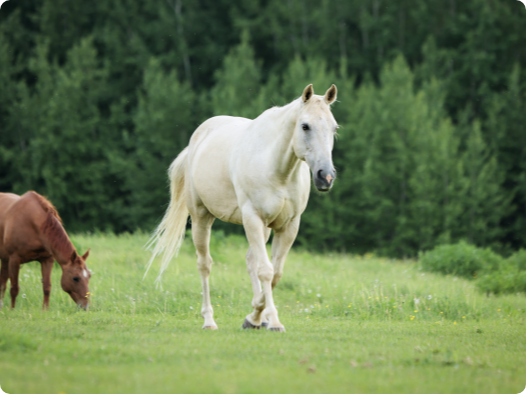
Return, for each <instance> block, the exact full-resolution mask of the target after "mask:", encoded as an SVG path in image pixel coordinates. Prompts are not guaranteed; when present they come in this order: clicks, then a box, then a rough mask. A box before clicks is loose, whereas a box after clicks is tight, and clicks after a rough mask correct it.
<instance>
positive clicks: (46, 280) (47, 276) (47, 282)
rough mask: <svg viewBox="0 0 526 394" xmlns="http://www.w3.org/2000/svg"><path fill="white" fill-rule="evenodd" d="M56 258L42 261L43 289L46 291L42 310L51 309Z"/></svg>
mask: <svg viewBox="0 0 526 394" xmlns="http://www.w3.org/2000/svg"><path fill="white" fill-rule="evenodd" d="M54 260H55V259H54V258H53V257H50V258H48V259H45V260H42V261H40V265H41V268H42V289H43V290H44V304H43V305H42V309H44V310H45V309H49V295H50V294H51V270H52V269H53V262H54Z"/></svg>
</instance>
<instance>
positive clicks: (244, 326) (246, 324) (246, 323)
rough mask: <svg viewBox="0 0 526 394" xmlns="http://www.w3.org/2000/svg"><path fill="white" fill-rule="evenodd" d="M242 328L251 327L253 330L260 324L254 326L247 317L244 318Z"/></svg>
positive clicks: (257, 328)
mask: <svg viewBox="0 0 526 394" xmlns="http://www.w3.org/2000/svg"><path fill="white" fill-rule="evenodd" d="M243 328H244V329H247V328H251V329H254V330H259V328H260V326H255V325H254V324H252V323H250V322H249V321H248V319H245V321H244V322H243Z"/></svg>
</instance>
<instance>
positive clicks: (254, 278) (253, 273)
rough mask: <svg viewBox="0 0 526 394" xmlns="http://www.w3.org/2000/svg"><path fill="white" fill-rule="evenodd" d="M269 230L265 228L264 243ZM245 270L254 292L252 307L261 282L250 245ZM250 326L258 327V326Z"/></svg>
mask: <svg viewBox="0 0 526 394" xmlns="http://www.w3.org/2000/svg"><path fill="white" fill-rule="evenodd" d="M270 231H271V230H270V229H269V228H267V227H266V228H265V244H266V243H267V242H268V238H269V237H270ZM247 271H248V275H249V276H250V281H251V282H252V291H253V293H254V297H253V298H252V307H254V305H256V304H257V303H258V302H259V299H260V298H261V283H260V282H259V277H258V261H257V258H256V255H254V253H252V248H250V247H249V248H248V252H247ZM246 328H248V327H246ZM252 328H259V326H258V327H252Z"/></svg>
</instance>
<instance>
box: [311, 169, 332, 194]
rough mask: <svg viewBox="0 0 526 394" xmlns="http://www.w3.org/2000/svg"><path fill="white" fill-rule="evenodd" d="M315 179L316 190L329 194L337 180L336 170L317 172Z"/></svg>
mask: <svg viewBox="0 0 526 394" xmlns="http://www.w3.org/2000/svg"><path fill="white" fill-rule="evenodd" d="M313 178H314V186H316V189H318V190H319V191H320V192H328V191H329V190H330V189H331V187H332V185H333V183H334V180H335V179H336V172H335V171H334V169H330V170H324V169H320V170H318V171H317V172H316V175H315V176H314V177H313Z"/></svg>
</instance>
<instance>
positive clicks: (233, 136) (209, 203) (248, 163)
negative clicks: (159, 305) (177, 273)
mask: <svg viewBox="0 0 526 394" xmlns="http://www.w3.org/2000/svg"><path fill="white" fill-rule="evenodd" d="M336 94H337V90H336V86H334V85H332V86H331V87H330V88H329V89H328V90H327V92H326V93H325V95H324V96H318V95H314V90H313V88H312V85H309V86H307V87H306V88H305V90H304V91H303V94H302V95H301V97H300V98H298V99H296V100H294V101H293V102H291V103H289V104H287V105H285V106H284V107H281V108H279V107H275V108H271V109H269V110H267V111H265V112H263V113H262V114H261V115H260V116H258V117H257V118H256V119H254V120H250V119H245V118H238V117H230V116H217V117H214V118H211V119H208V120H207V121H205V122H204V123H203V124H202V125H201V126H199V127H198V128H197V130H196V131H195V132H194V133H193V135H192V138H191V139H190V144H189V146H188V147H187V148H185V149H184V150H183V151H182V152H181V153H180V154H179V156H178V157H177V158H176V159H175V161H174V162H173V163H172V165H171V166H170V169H169V171H168V173H169V178H170V181H171V188H170V189H171V201H170V205H169V206H168V209H167V211H166V214H165V216H164V218H163V219H162V221H161V223H160V224H159V226H158V227H157V229H156V230H155V232H154V234H153V236H152V238H151V240H150V242H149V245H150V246H152V247H153V245H155V247H154V249H153V255H152V258H151V260H150V261H149V263H148V267H147V270H146V273H147V272H148V269H149V268H150V266H151V264H152V262H153V259H154V258H155V256H157V255H159V254H161V253H164V255H163V259H162V264H161V271H160V274H159V277H158V278H157V281H160V278H161V275H162V273H163V272H164V270H165V269H166V268H167V266H168V264H169V262H170V260H171V259H172V258H173V257H174V256H175V255H177V252H178V250H179V248H180V246H181V243H182V241H183V237H184V232H185V227H186V222H187V219H188V215H189V214H190V216H191V223H192V237H193V241H194V245H195V247H196V251H197V267H198V270H199V273H200V275H201V282H202V286H203V307H202V310H201V315H202V316H203V318H204V326H203V328H207V329H217V325H216V323H215V321H214V317H213V309H212V304H211V302H210V288H209V283H208V278H209V276H210V270H211V266H212V257H211V256H210V251H209V242H210V231H211V226H212V223H213V222H214V220H215V218H219V219H221V220H223V221H226V222H230V223H236V224H240V225H243V226H244V229H245V233H246V236H247V239H248V242H249V250H248V253H247V256H246V262H247V269H248V273H249V275H250V279H251V281H252V288H253V291H254V298H253V299H252V308H253V312H252V313H250V314H249V315H248V316H247V317H246V319H245V321H244V323H243V328H260V327H261V326H262V325H263V326H264V327H267V329H269V330H272V331H285V328H284V326H283V325H282V324H281V323H280V321H279V319H278V312H277V309H276V307H275V305H274V300H273V298H272V289H273V288H274V286H276V284H277V283H278V282H279V280H280V279H281V276H282V274H283V266H284V263H285V258H286V256H287V254H288V252H289V250H290V248H291V246H292V243H293V242H294V240H295V239H296V235H297V233H298V228H299V225H300V216H301V214H302V213H303V211H304V210H305V208H306V206H307V201H308V198H309V192H310V175H309V169H310V172H312V178H313V181H314V185H315V186H316V188H317V189H318V190H319V191H322V192H326V191H328V190H329V189H330V188H331V186H332V184H333V181H334V178H335V177H336V175H335V170H334V167H333V164H332V148H333V145H334V135H335V133H336V130H337V128H338V125H337V123H336V121H335V120H334V117H333V115H332V113H331V110H330V105H331V104H332V103H333V102H334V101H335V100H336ZM271 230H274V238H273V241H272V260H271V261H270V260H269V258H268V255H267V250H266V248H265V244H266V243H267V241H268V239H269V236H270V231H271ZM145 275H146V274H145ZM262 288H263V289H262ZM267 320H268V321H267Z"/></svg>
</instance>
